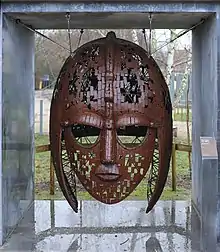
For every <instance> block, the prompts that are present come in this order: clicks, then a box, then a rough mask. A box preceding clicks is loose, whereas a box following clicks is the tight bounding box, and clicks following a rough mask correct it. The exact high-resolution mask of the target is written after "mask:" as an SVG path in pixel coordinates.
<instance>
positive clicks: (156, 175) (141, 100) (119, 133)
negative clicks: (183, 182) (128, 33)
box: [50, 32, 172, 212]
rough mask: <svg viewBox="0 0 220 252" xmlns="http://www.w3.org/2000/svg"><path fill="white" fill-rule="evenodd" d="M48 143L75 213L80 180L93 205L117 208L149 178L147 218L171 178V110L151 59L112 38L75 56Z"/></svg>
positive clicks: (58, 95) (60, 85)
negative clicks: (94, 200)
mask: <svg viewBox="0 0 220 252" xmlns="http://www.w3.org/2000/svg"><path fill="white" fill-rule="evenodd" d="M50 143H51V152H52V158H53V162H54V167H55V171H56V175H57V179H58V182H59V185H60V187H61V189H62V192H63V194H64V196H65V198H66V199H67V201H68V202H69V204H70V205H71V207H72V208H73V210H74V211H75V212H77V209H78V203H77V198H76V178H75V176H77V177H78V179H79V180H80V182H81V183H82V185H83V186H84V187H85V189H86V190H87V191H88V192H89V194H90V195H92V196H93V197H94V198H95V199H97V200H98V201H101V202H103V203H106V204H114V203H117V202H120V201H122V200H123V199H125V198H126V197H127V196H128V195H130V194H131V193H132V192H133V191H134V189H135V188H136V187H137V185H138V184H139V183H140V182H141V180H142V179H143V178H144V177H145V176H146V173H147V171H148V170H149V179H148V184H149V190H148V200H149V202H148V207H147V210H146V212H149V211H150V210H151V209H152V208H153V206H154V205H155V204H156V202H157V201H158V199H159V197H160V195H161V193H162V191H163V188H164V186H165V182H166V179H167V176H168V171H169V163H170V157H171V149H172V105H171V101H170V95H169V90H168V87H167V85H166V82H165V80H164V77H163V75H162V73H161V71H160V69H159V67H158V66H157V64H156V62H155V61H154V59H153V58H152V57H151V56H149V54H148V53H147V51H146V50H144V49H143V48H142V47H140V46H138V45H136V44H134V43H132V42H129V41H126V40H123V39H119V38H116V36H115V33H113V32H109V33H108V34H107V36H106V37H105V38H100V39H97V40H93V41H91V42H89V43H86V44H84V45H82V46H81V47H80V48H78V49H77V50H76V51H75V52H74V53H73V55H71V56H69V57H68V58H67V60H66V62H65V63H64V65H63V67H62V69H61V71H60V74H59V77H58V79H57V83H56V86H55V89H54V93H53V97H52V101H51V111H50ZM146 183H147V182H146Z"/></svg>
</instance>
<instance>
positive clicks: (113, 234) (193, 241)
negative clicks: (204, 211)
mask: <svg viewBox="0 0 220 252" xmlns="http://www.w3.org/2000/svg"><path fill="white" fill-rule="evenodd" d="M145 208H146V202H145V201H123V202H121V203H119V204H116V205H104V204H102V203H99V202H97V201H81V202H80V207H79V213H78V214H75V213H74V212H73V211H72V209H71V208H70V206H69V205H68V203H67V202H66V201H62V200H60V201H35V202H34V204H33V206H32V207H31V208H30V209H29V211H28V212H27V214H26V215H25V217H24V219H23V220H22V222H21V223H20V224H19V226H18V227H17V229H16V230H15V231H14V233H13V234H12V236H11V237H10V238H9V240H8V241H7V242H6V243H5V245H4V246H3V247H2V248H1V250H2V251H19V250H21V251H62V252H64V251H80V252H88V251H89V252H93V251H94V252H116V251H117V252H121V251H129V252H130V251H133V252H146V251H148V252H150V251H151V252H152V251H163V252H171V251H181V252H197V251H200V248H199V246H200V242H199V235H197V232H195V231H196V230H197V231H199V225H198V224H197V223H198V222H197V221H196V218H197V217H196V215H195V214H194V212H193V211H191V206H190V202H185V201H174V202H171V201H161V202H158V204H157V206H156V207H155V209H154V211H152V212H151V213H150V214H146V213H145ZM192 225H193V226H192ZM191 230H193V232H191ZM156 249H157V250H156ZM210 251H214V250H210Z"/></svg>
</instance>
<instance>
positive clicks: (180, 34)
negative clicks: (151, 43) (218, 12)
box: [152, 19, 205, 54]
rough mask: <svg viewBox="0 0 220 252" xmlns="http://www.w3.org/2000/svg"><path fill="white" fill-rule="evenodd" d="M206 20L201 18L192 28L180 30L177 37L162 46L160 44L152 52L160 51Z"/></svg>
mask: <svg viewBox="0 0 220 252" xmlns="http://www.w3.org/2000/svg"><path fill="white" fill-rule="evenodd" d="M204 22H205V19H201V21H200V22H199V23H197V24H195V25H193V26H192V27H191V28H189V29H187V30H185V31H182V32H180V33H179V34H178V35H177V36H176V37H175V38H173V39H171V40H170V41H168V42H166V43H164V44H163V45H162V46H160V47H159V48H158V49H156V50H155V51H154V52H153V53H152V54H154V53H156V52H158V51H160V50H161V49H162V48H164V47H165V46H167V45H169V44H170V43H173V42H174V41H175V40H177V39H178V38H180V37H182V36H183V35H185V34H186V33H188V32H189V31H192V30H193V29H195V28H196V27H197V26H199V25H201V24H203V23H204Z"/></svg>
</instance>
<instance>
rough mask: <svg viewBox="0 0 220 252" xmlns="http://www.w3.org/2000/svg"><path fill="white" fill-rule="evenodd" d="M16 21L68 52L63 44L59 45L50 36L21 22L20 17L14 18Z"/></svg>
mask: <svg viewBox="0 0 220 252" xmlns="http://www.w3.org/2000/svg"><path fill="white" fill-rule="evenodd" d="M16 23H17V24H20V25H22V26H23V27H25V28H26V29H28V30H30V31H32V32H34V33H36V34H38V35H40V36H42V37H44V38H45V39H48V40H49V41H51V42H52V43H54V44H56V45H58V46H59V47H62V48H63V49H65V50H67V51H68V52H70V49H68V48H66V47H65V46H63V45H61V44H59V43H57V42H56V41H54V40H53V39H51V38H49V37H47V36H46V35H44V34H43V33H41V32H39V31H36V30H35V29H33V28H32V26H30V25H26V24H25V23H23V22H22V21H21V20H20V19H16Z"/></svg>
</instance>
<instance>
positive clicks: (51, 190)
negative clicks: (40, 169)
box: [50, 155, 55, 195]
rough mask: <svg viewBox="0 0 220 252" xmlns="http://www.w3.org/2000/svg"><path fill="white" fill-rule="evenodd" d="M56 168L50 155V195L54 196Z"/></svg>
mask: <svg viewBox="0 0 220 252" xmlns="http://www.w3.org/2000/svg"><path fill="white" fill-rule="evenodd" d="M54 187H55V183H54V167H53V161H52V157H51V155H50V195H54Z"/></svg>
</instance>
